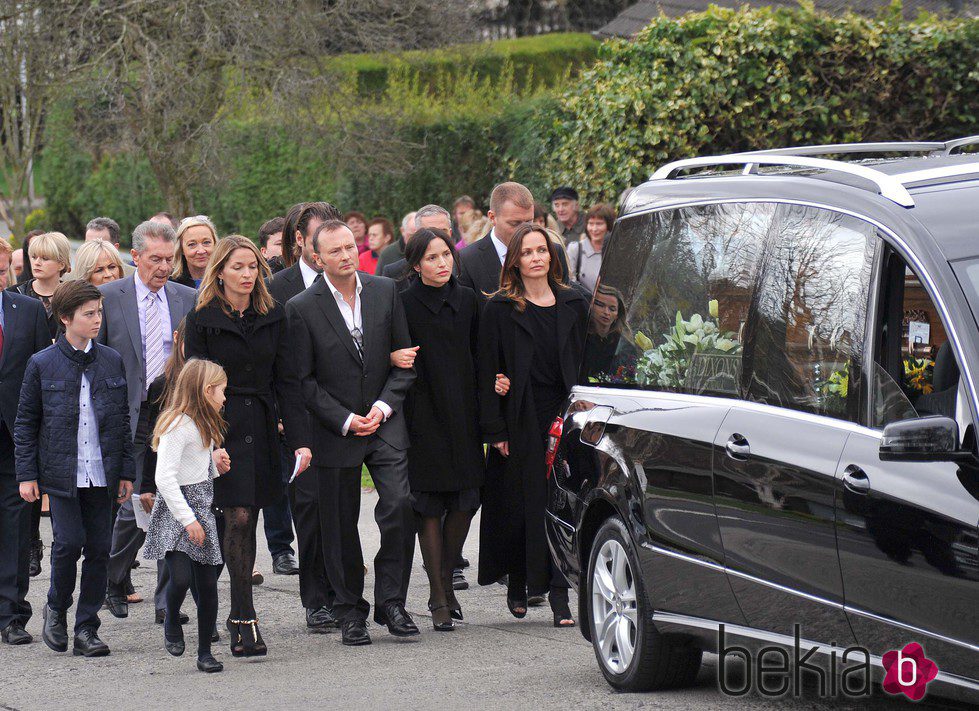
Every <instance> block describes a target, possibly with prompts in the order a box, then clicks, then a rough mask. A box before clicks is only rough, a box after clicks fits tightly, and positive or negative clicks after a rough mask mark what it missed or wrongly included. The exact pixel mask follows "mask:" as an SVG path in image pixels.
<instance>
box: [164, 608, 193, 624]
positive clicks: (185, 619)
mask: <svg viewBox="0 0 979 711" xmlns="http://www.w3.org/2000/svg"><path fill="white" fill-rule="evenodd" d="M165 619H167V609H166V608H165V607H161V608H160V609H158V610H157V611H156V624H158V625H162V624H163V621H164V620H165ZM189 621H190V618H189V617H187V615H185V614H184V613H182V612H181V613H180V624H182V625H186V624H187V623H188V622H189Z"/></svg>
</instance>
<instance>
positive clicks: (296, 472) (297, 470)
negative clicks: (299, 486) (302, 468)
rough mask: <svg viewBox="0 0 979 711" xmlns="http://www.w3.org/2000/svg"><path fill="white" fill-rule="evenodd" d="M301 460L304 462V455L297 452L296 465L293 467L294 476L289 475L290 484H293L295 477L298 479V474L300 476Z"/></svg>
mask: <svg viewBox="0 0 979 711" xmlns="http://www.w3.org/2000/svg"><path fill="white" fill-rule="evenodd" d="M301 462H302V455H301V454H297V455H296V466H294V467H293V468H292V476H291V477H289V483H290V484H291V483H292V482H293V481H295V479H296V477H297V476H299V464H300V463H301Z"/></svg>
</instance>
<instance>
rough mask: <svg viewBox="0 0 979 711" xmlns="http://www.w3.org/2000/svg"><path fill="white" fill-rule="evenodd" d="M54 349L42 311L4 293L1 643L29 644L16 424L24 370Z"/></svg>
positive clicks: (5, 256) (1, 250) (0, 334)
mask: <svg viewBox="0 0 979 711" xmlns="http://www.w3.org/2000/svg"><path fill="white" fill-rule="evenodd" d="M10 253H11V251H10V246H9V245H8V244H7V241H6V240H3V241H2V242H0V271H4V272H5V271H6V270H7V269H8V268H9V267H10ZM50 345H51V334H50V333H49V331H48V324H47V318H46V317H45V314H44V307H43V306H42V305H41V302H40V301H38V300H37V299H32V298H30V297H29V296H24V295H23V294H18V293H16V292H15V291H12V290H11V291H0V639H2V640H3V642H4V643H5V644H30V643H31V642H32V641H33V640H34V638H33V637H32V636H31V635H30V634H29V633H28V632H27V630H26V629H24V628H25V626H26V625H27V621H28V620H29V619H30V618H31V604H30V603H29V602H27V587H28V581H29V580H30V577H29V576H28V568H29V565H30V552H31V509H30V505H28V504H27V502H26V501H24V499H22V498H21V496H20V487H19V485H18V483H17V476H16V472H15V471H14V440H13V431H14V421H15V420H16V418H17V402H18V401H19V400H20V386H21V383H23V381H24V369H25V368H26V367H27V361H28V360H30V358H31V356H32V355H34V354H35V353H37V352H38V351H40V350H43V349H45V348H47V347H48V346H50Z"/></svg>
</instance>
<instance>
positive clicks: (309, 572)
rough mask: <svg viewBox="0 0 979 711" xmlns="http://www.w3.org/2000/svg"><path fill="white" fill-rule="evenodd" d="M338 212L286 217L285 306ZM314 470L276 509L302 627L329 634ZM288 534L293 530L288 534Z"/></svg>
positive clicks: (312, 267) (307, 210) (315, 271)
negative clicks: (295, 255)
mask: <svg viewBox="0 0 979 711" xmlns="http://www.w3.org/2000/svg"><path fill="white" fill-rule="evenodd" d="M342 217H343V215H342V213H341V212H340V211H339V210H338V209H337V208H336V207H334V206H333V205H331V204H330V203H328V202H307V203H300V204H298V205H294V206H293V207H292V208H291V209H290V210H289V216H288V217H287V218H286V229H289V230H294V235H293V236H294V237H295V243H296V244H297V245H298V246H299V249H300V250H301V251H300V255H299V259H297V260H296V262H295V263H294V264H293V265H292V266H291V267H286V268H285V269H283V270H282V271H280V272H279V273H277V274H276V275H275V276H273V277H272V279H271V281H270V282H269V291H270V292H271V293H272V297H273V298H274V299H275V300H276V301H278V302H279V303H280V304H282V305H283V306H285V305H286V304H287V303H288V302H289V300H290V299H291V298H293V297H294V296H297V295H299V294H301V293H302V292H304V291H305V290H306V289H307V288H309V287H310V286H311V285H312V284H313V281H314V280H315V279H316V277H318V276H319V275H320V273H321V272H322V271H323V270H322V267H320V266H319V264H317V262H316V258H315V257H314V256H313V247H312V244H311V242H312V240H311V238H312V236H313V233H314V232H316V230H317V228H318V227H319V226H320V225H322V224H323V223H324V222H326V221H327V220H340V219H342ZM290 452H291V450H290V449H288V448H287V447H286V448H283V449H282V453H283V456H284V458H285V459H286V461H283V463H282V465H283V473H284V475H285V476H286V477H288V476H289V475H291V474H292V465H293V463H292V461H291V454H290ZM318 478H319V477H318V474H317V469H316V468H315V467H311V468H310V469H308V470H306V471H305V472H303V475H302V476H300V477H296V479H295V481H293V483H292V485H291V486H289V488H288V493H289V496H288V498H287V497H283V500H282V502H281V503H280V504H275V506H276V507H279V506H285V507H286V510H285V512H283V514H284V515H283V514H280V520H284V519H285V517H286V515H288V514H289V513H290V509H291V518H289V525H290V526H291V525H292V521H293V520H294V521H295V522H296V536H297V538H298V541H297V542H298V546H299V597H300V598H301V599H302V603H303V607H305V608H306V627H307V629H309V631H310V632H327V631H329V630H330V629H332V628H334V627H336V626H337V620H336V616H335V615H334V612H333V602H334V597H335V596H334V594H333V586H332V585H330V580H329V578H328V577H327V575H326V560H325V557H324V555H323V538H322V535H321V533H320V525H319V521H320V511H319V487H318ZM270 508H271V507H266V509H265V510H264V512H263V514H264V518H265V530H266V537H270V536H269V530H268V529H269V520H270V516H269V513H270V511H269V509H270ZM290 533H291V531H290Z"/></svg>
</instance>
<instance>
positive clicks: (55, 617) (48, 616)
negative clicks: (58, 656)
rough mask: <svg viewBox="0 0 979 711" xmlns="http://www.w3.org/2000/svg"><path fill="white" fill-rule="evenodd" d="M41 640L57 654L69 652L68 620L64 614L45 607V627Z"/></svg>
mask: <svg viewBox="0 0 979 711" xmlns="http://www.w3.org/2000/svg"><path fill="white" fill-rule="evenodd" d="M41 639H42V640H44V643H45V644H46V645H48V647H50V648H51V649H53V650H54V651H55V652H66V651H68V620H67V618H66V615H65V613H64V612H55V611H54V610H52V609H51V608H50V607H49V606H48V605H45V606H44V626H43V627H42V628H41Z"/></svg>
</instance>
